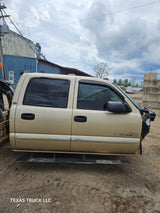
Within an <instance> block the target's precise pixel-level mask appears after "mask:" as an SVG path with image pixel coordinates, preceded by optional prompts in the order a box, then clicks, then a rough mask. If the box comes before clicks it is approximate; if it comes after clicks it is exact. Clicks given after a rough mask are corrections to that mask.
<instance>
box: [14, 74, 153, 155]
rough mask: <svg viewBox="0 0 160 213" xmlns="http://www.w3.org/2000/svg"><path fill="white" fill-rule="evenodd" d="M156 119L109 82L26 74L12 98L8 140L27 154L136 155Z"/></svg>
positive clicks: (17, 149)
mask: <svg viewBox="0 0 160 213" xmlns="http://www.w3.org/2000/svg"><path fill="white" fill-rule="evenodd" d="M145 110H146V112H145ZM146 114H147V115H148V117H147V118H146V116H145V115H146ZM151 117H152V118H151ZM154 118H155V114H154V113H153V112H150V113H149V111H147V109H143V108H141V109H140V106H138V105H137V104H136V103H135V102H134V101H133V100H132V99H131V98H130V97H129V96H127V95H126V94H124V92H123V91H122V90H121V89H120V88H118V87H117V86H115V85H113V84H112V83H111V82H109V81H107V80H100V79H97V78H92V77H84V76H73V75H57V74H44V73H41V74H40V73H27V74H23V75H22V77H21V79H20V81H19V83H18V85H17V87H16V90H15V94H14V97H13V100H12V106H11V109H10V144H11V147H12V149H13V150H14V151H23V152H24V151H25V152H54V153H83V154H102V155H136V154H137V153H139V150H140V149H141V141H142V139H143V138H144V136H145V134H142V133H144V131H146V127H145V125H148V123H147V124H146V120H147V119H149V120H151V119H152V120H154ZM147 122H148V121H147ZM144 123H145V124H144ZM148 126H149V125H148ZM147 131H148V129H147ZM147 133H148V132H147ZM147 133H146V134H147Z"/></svg>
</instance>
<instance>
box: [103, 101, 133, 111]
mask: <svg viewBox="0 0 160 213" xmlns="http://www.w3.org/2000/svg"><path fill="white" fill-rule="evenodd" d="M104 110H108V111H109V112H114V113H127V112H131V111H132V110H131V108H130V106H129V105H128V104H127V103H121V102H120V101H108V102H107V103H106V104H105V105H104Z"/></svg>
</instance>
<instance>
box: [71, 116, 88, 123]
mask: <svg viewBox="0 0 160 213" xmlns="http://www.w3.org/2000/svg"><path fill="white" fill-rule="evenodd" d="M74 121H75V122H81V123H85V122H87V117H86V116H81V115H76V116H74Z"/></svg>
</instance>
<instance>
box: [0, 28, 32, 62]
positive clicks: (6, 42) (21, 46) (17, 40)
mask: <svg viewBox="0 0 160 213" xmlns="http://www.w3.org/2000/svg"><path fill="white" fill-rule="evenodd" d="M28 44H29V45H30V46H31V47H32V48H33V49H35V45H34V43H33V42H32V41H31V40H29V39H27V38H24V37H22V36H20V35H19V34H17V33H15V32H13V31H10V33H9V34H6V35H5V36H3V37H2V48H3V54H4V55H14V56H21V57H29V58H35V54H34V52H33V50H32V49H31V47H29V45H28Z"/></svg>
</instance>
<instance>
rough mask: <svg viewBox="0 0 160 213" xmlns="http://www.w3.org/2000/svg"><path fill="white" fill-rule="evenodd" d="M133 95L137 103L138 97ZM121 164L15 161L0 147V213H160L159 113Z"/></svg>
mask: <svg viewBox="0 0 160 213" xmlns="http://www.w3.org/2000/svg"><path fill="white" fill-rule="evenodd" d="M133 97H134V98H135V99H136V100H137V101H138V102H141V96H140V95H137V94H134V95H133ZM156 112H157V117H156V120H155V122H152V127H151V131H150V134H148V135H147V137H146V138H145V140H144V142H143V155H142V156H138V157H133V158H130V157H128V158H127V159H129V160H130V162H131V163H130V164H125V165H76V164H49V163H18V162H16V159H17V157H18V156H19V155H20V154H19V153H15V152H12V151H11V149H10V147H9V143H6V144H4V145H1V147H0V213H10V212H11V213H63V212H64V213H118V212H120V213H126V212H127V213H160V110H159V111H156Z"/></svg>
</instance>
